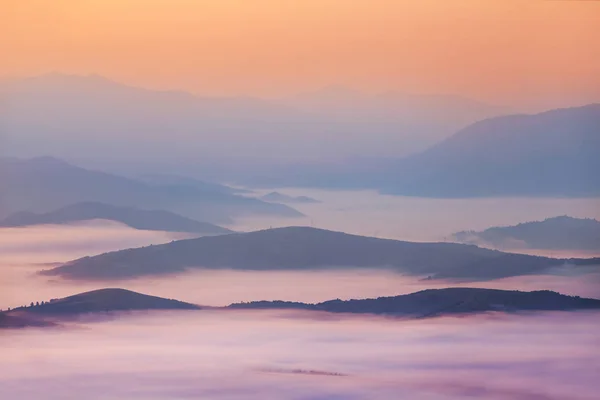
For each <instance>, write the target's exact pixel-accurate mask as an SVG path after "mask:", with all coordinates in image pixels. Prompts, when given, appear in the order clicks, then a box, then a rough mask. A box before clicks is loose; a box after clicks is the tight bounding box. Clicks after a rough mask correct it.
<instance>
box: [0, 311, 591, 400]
mask: <svg viewBox="0 0 600 400" xmlns="http://www.w3.org/2000/svg"><path fill="white" fill-rule="evenodd" d="M597 321H598V315H597V314H585V313H583V314H577V313H576V314H567V315H561V314H546V315H538V316H530V315H523V316H505V315H488V316H480V317H468V318H443V319H434V320H419V321H400V320H394V319H382V318H374V317H373V318H369V317H345V316H335V317H334V316H330V315H324V314H318V313H317V314H313V313H287V312H286V313H281V312H279V313H277V312H275V313H269V312H244V313H240V312H229V311H191V312H180V313H171V314H169V313H157V314H140V315H129V316H127V317H126V318H125V317H124V318H121V319H117V320H112V321H105V322H96V323H90V324H88V325H80V326H76V327H71V328H62V329H56V330H53V329H49V330H36V329H31V330H26V331H22V332H10V333H6V332H3V333H2V336H0V341H2V342H5V343H10V346H3V356H2V358H1V359H0V397H1V398H40V396H43V398H45V399H65V398H90V397H94V398H98V397H100V396H101V397H102V398H103V399H123V398H127V399H142V398H143V399H175V398H177V399H198V398H202V399H224V400H233V399H257V400H258V399H261V400H264V399H323V400H324V399H328V400H330V399H374V400H378V399H381V400H388V399H392V398H411V399H431V400H437V399H440V400H441V399H444V400H459V399H472V398H479V399H498V400H500V399H516V400H553V399H565V398H568V399H572V400H584V399H586V400H587V399H590V400H591V399H594V398H596V397H595V396H596V395H597V393H598V390H600V384H599V382H598V379H597V371H598V368H600V361H599V360H600V346H598V345H599V344H600V343H599V342H598V337H597V335H596V334H595V333H594V332H595V327H596V323H597Z"/></svg>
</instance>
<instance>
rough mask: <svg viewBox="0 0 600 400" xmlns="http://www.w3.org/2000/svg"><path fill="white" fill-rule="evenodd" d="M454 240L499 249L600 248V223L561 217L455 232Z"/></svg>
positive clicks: (593, 220)
mask: <svg viewBox="0 0 600 400" xmlns="http://www.w3.org/2000/svg"><path fill="white" fill-rule="evenodd" d="M453 239H454V240H455V241H457V242H460V243H472V244H481V245H488V246H493V247H498V248H512V249H516V248H519V247H523V248H530V249H549V250H600V222H599V221H596V220H595V219H581V218H571V217H568V216H562V217H554V218H547V219H545V220H544V221H534V222H525V223H521V224H518V225H515V226H503V227H493V228H489V229H486V230H484V231H482V232H475V231H463V232H457V233H455V234H453Z"/></svg>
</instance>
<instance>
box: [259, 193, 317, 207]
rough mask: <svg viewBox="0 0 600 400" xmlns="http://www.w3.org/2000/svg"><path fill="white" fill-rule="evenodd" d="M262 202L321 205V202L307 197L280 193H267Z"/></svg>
mask: <svg viewBox="0 0 600 400" xmlns="http://www.w3.org/2000/svg"><path fill="white" fill-rule="evenodd" d="M261 200H264V201H268V202H273V203H289V204H293V203H297V204H310V203H319V200H316V199H313V198H311V197H307V196H288V195H286V194H283V193H279V192H271V193H267V194H265V195H264V196H262V197H261Z"/></svg>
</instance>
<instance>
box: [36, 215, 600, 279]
mask: <svg viewBox="0 0 600 400" xmlns="http://www.w3.org/2000/svg"><path fill="white" fill-rule="evenodd" d="M566 262H567V261H566V260H558V259H551V258H544V257H534V256H527V255H519V254H510V253H502V252H499V251H494V250H488V249H482V248H479V247H476V246H472V245H464V244H457V243H412V242H403V241H397V240H388V239H378V238H373V237H363V236H356V235H349V234H345V233H341V232H332V231H327V230H322V229H315V228H308V227H290V228H278V229H268V230H262V231H256V232H250V233H239V234H229V235H221V236H213V237H203V238H198V239H189V240H179V241H174V242H171V243H168V244H163V245H156V246H148V247H142V248H137V249H129V250H122V251H116V252H110V253H105V254H102V255H98V256H94V257H84V258H81V259H78V260H74V261H72V262H69V263H67V264H65V265H62V266H59V267H57V268H54V269H51V270H48V271H44V272H43V274H46V275H58V276H61V277H64V278H68V279H104V280H106V279H122V278H133V277H138V276H144V275H153V274H168V273H176V272H181V271H185V270H186V269H189V268H211V269H219V268H223V269H227V268H229V269H231V268H232V269H245V270H297V269H327V268H339V267H348V268H377V267H387V268H391V269H393V270H396V271H399V272H403V273H407V274H414V275H432V276H433V277H439V278H467V279H489V278H499V277H507V276H515V275H526V274H532V273H542V272H544V271H545V270H547V269H548V268H551V267H556V266H562V265H564V264H565V263H566ZM569 262H570V263H579V262H580V261H579V260H569ZM581 262H586V263H588V264H591V265H594V264H600V260H597V262H596V261H594V260H583V261H581Z"/></svg>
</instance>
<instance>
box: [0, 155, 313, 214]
mask: <svg viewBox="0 0 600 400" xmlns="http://www.w3.org/2000/svg"><path fill="white" fill-rule="evenodd" d="M0 173H1V174H2V179H0V218H2V217H6V216H8V215H10V214H12V213H15V212H19V211H22V210H27V211H30V212H35V213H47V212H50V211H53V210H56V209H57V208H61V207H65V206H69V205H72V204H75V203H81V202H95V203H105V204H111V205H114V206H119V207H139V208H142V209H159V210H160V209H164V210H167V211H172V212H176V213H179V214H181V215H184V216H186V217H189V218H194V219H197V220H200V221H206V222H211V223H222V222H230V221H231V219H232V218H234V217H237V216H241V215H277V216H286V217H294V216H300V215H302V214H301V213H299V212H298V211H296V210H294V209H292V208H290V207H289V206H286V205H283V204H275V203H267V202H264V201H261V200H258V199H254V198H250V197H244V196H240V195H236V194H230V193H224V192H223V191H220V190H217V191H213V190H206V189H205V188H198V187H195V186H189V185H183V184H178V185H175V184H169V185H158V184H149V183H146V182H142V181H139V180H134V179H129V178H124V177H121V176H117V175H112V174H108V173H104V172H99V171H94V170H88V169H84V168H80V167H76V166H74V165H71V164H69V163H66V162H64V161H62V160H58V159H56V158H51V157H42V158H34V159H28V160H21V159H11V158H2V159H0Z"/></svg>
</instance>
